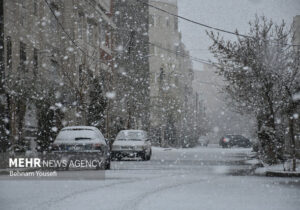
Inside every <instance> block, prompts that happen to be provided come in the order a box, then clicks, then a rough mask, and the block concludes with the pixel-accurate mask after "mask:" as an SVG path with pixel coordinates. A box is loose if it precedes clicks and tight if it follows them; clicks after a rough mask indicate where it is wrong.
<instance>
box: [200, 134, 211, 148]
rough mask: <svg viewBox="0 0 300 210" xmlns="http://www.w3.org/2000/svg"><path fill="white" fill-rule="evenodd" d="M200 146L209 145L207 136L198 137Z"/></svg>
mask: <svg viewBox="0 0 300 210" xmlns="http://www.w3.org/2000/svg"><path fill="white" fill-rule="evenodd" d="M198 142H199V144H200V146H202V147H207V146H208V143H209V139H208V137H207V136H200V137H199V139H198Z"/></svg>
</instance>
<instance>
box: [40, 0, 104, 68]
mask: <svg viewBox="0 0 300 210" xmlns="http://www.w3.org/2000/svg"><path fill="white" fill-rule="evenodd" d="M44 1H45V3H46V4H47V6H48V8H49V9H50V11H51V13H52V15H53V16H54V18H55V20H56V22H57V23H58V24H59V26H60V27H61V29H62V30H63V32H64V33H65V34H66V35H67V37H68V39H69V40H70V41H71V42H72V44H73V45H74V46H75V47H76V48H77V49H78V50H79V51H81V52H82V53H83V54H84V55H86V56H87V57H88V58H89V59H91V60H92V61H100V62H101V63H104V62H103V61H101V60H100V59H98V58H95V57H92V56H89V55H88V53H87V52H85V51H84V50H83V49H81V48H80V47H79V46H78V44H77V43H76V42H75V40H74V39H73V38H72V37H71V35H70V34H69V33H68V32H67V31H66V29H65V28H64V26H63V25H62V24H61V22H60V21H59V20H58V18H57V16H56V15H55V12H54V11H53V9H52V8H51V6H50V5H49V3H48V1H47V0H44ZM93 48H94V49H95V47H93ZM94 53H95V50H94V52H93V54H94Z"/></svg>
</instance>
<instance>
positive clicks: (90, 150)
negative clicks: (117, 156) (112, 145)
mask: <svg viewBox="0 0 300 210" xmlns="http://www.w3.org/2000/svg"><path fill="white" fill-rule="evenodd" d="M52 152H53V153H54V154H56V155H57V156H59V157H60V158H61V159H68V160H72V159H76V160H77V159H89V160H97V161H98V163H99V164H98V165H97V167H96V169H100V168H104V169H110V150H109V146H108V145H107V141H106V139H105V138H104V137H103V135H102V133H101V132H100V131H99V129H98V128H95V127H91V126H73V127H65V128H63V129H61V131H60V132H59V133H58V135H57V137H56V139H55V141H54V142H53V144H52Z"/></svg>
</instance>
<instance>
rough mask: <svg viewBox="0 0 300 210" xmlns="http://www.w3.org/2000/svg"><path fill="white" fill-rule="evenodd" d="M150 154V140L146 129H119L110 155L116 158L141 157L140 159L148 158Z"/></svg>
mask: <svg viewBox="0 0 300 210" xmlns="http://www.w3.org/2000/svg"><path fill="white" fill-rule="evenodd" d="M151 155H152V150H151V142H150V139H149V138H148V135H147V132H146V131H142V130H123V131H120V132H119V133H118V135H117V137H116V139H115V141H114V143H113V145H112V157H113V158H115V159H117V160H121V159H122V158H124V157H130V158H132V157H141V158H142V160H150V158H151Z"/></svg>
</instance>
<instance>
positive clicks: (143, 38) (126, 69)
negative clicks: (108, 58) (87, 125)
mask: <svg viewBox="0 0 300 210" xmlns="http://www.w3.org/2000/svg"><path fill="white" fill-rule="evenodd" d="M145 2H147V1H145ZM114 9H115V18H114V22H115V23H116V25H117V29H116V33H115V36H114V37H115V42H116V44H115V46H116V48H115V53H116V56H115V60H116V62H115V63H116V81H118V84H117V85H116V88H117V90H116V94H117V97H116V104H115V107H116V111H115V112H114V113H115V114H116V115H117V116H116V117H115V119H116V120H115V121H116V123H117V124H118V125H117V127H119V130H120V129H144V130H147V129H148V127H149V102H150V101H149V94H150V93H149V35H148V30H149V19H148V17H149V8H148V6H146V5H144V4H142V3H141V2H139V1H136V0H127V1H123V0H115V1H114Z"/></svg>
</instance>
